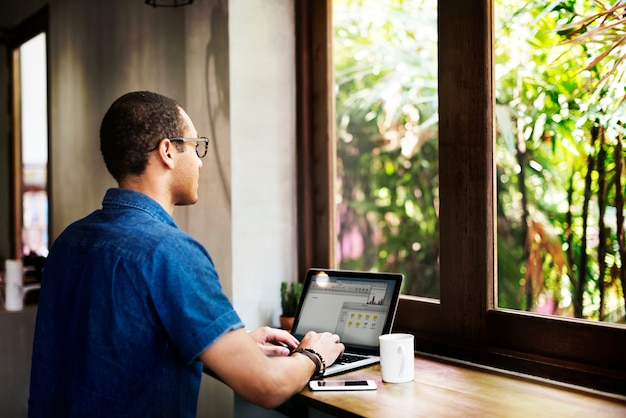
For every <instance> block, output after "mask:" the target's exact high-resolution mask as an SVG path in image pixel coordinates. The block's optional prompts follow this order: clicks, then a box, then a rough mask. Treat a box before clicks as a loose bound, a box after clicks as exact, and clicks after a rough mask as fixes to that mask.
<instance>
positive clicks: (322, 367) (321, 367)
mask: <svg viewBox="0 0 626 418" xmlns="http://www.w3.org/2000/svg"><path fill="white" fill-rule="evenodd" d="M294 353H300V354H304V355H305V356H307V357H308V358H310V359H311V361H312V362H313V363H315V372H314V373H313V376H312V377H311V378H312V379H317V378H321V377H324V372H325V371H326V362H325V361H324V358H323V357H322V356H321V354H320V353H318V352H317V351H315V350H313V349H312V348H308V347H305V348H297V349H295V350H293V352H292V353H291V354H294Z"/></svg>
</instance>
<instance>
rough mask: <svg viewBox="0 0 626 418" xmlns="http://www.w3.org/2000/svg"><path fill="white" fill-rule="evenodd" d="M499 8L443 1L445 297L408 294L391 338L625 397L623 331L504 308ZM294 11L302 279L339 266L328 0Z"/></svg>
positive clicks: (472, 0)
mask: <svg viewBox="0 0 626 418" xmlns="http://www.w3.org/2000/svg"><path fill="white" fill-rule="evenodd" d="M494 1H495V0H439V1H438V10H439V16H438V25H439V30H438V35H439V54H438V55H439V118H440V120H439V141H440V142H439V155H440V171H439V181H440V197H441V206H440V245H441V253H440V254H441V257H440V288H441V292H440V299H439V300H430V299H425V298H418V297H409V296H403V297H402V299H401V301H400V306H399V308H398V312H397V315H396V320H395V325H394V330H396V331H405V332H410V333H412V334H414V335H415V337H416V338H415V341H416V343H415V344H416V349H417V350H418V351H422V352H425V353H432V354H436V355H441V356H445V357H449V358H451V359H459V360H464V361H471V362H475V363H478V364H482V365H487V366H492V367H497V368H501V369H506V370H511V371H515V372H521V373H526V374H529V375H533V376H539V377H542V378H549V379H553V380H557V381H562V382H566V383H570V384H576V385H581V386H585V387H590V388H593V389H597V390H602V391H608V392H612V393H626V356H624V355H623V350H624V347H626V328H624V326H620V325H614V324H606V323H593V322H591V321H583V320H577V319H570V318H561V317H554V316H548V315H540V314H534V313H529V312H521V311H514V310H507V309H501V308H497V301H496V298H495V294H496V286H497V284H496V278H497V270H496V260H497V253H496V247H495V244H496V242H495V240H496V222H495V217H496V213H495V204H496V199H495V193H496V189H495V177H494V176H495V160H494V158H495V154H494V148H495V118H494V109H495V97H494V86H493V85H494V65H493V47H492V45H493V32H494V12H493V10H494ZM295 4H296V8H295V12H296V48H297V49H296V68H297V80H296V82H297V90H298V93H297V101H296V104H297V135H298V136H297V144H298V145H297V160H298V161H297V167H298V173H297V182H298V191H297V199H298V206H297V207H298V234H299V240H298V243H299V244H298V245H299V248H298V272H299V276H300V277H304V271H305V270H306V269H307V268H309V267H335V260H334V254H335V251H334V225H335V222H334V211H332V210H331V208H333V207H334V197H333V184H334V179H335V172H334V165H335V144H334V140H331V139H333V138H335V133H334V129H335V128H334V125H335V121H334V106H335V105H334V97H333V95H332V92H333V71H332V16H331V12H332V0H296V3H295ZM459 92H462V94H459ZM446 161H454V164H446ZM481 196H482V198H480V197H481ZM461 267H462V268H461Z"/></svg>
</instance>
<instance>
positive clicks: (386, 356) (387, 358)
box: [378, 333, 415, 383]
mask: <svg viewBox="0 0 626 418" xmlns="http://www.w3.org/2000/svg"><path fill="white" fill-rule="evenodd" d="M413 341H414V337H413V335H411V334H399V333H396V334H384V335H381V336H380V337H378V342H379V344H380V368H381V371H382V374H383V381H384V382H387V383H404V382H410V381H412V380H413V378H414V377H415V369H414V358H415V354H414V349H413Z"/></svg>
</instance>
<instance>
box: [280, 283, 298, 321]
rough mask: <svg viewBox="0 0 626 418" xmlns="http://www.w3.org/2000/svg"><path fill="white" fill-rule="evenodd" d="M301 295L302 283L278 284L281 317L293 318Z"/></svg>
mask: <svg viewBox="0 0 626 418" xmlns="http://www.w3.org/2000/svg"><path fill="white" fill-rule="evenodd" d="M300 295H302V283H298V282H282V283H281V284H280V307H281V309H282V314H281V315H282V316H287V317H293V316H295V314H296V309H297V308H298V302H299V301H300Z"/></svg>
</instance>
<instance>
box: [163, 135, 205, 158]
mask: <svg viewBox="0 0 626 418" xmlns="http://www.w3.org/2000/svg"><path fill="white" fill-rule="evenodd" d="M170 141H171V142H195V143H196V155H198V157H200V158H204V156H205V155H206V153H207V151H208V149H209V138H207V137H205V136H201V137H200V138H170Z"/></svg>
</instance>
